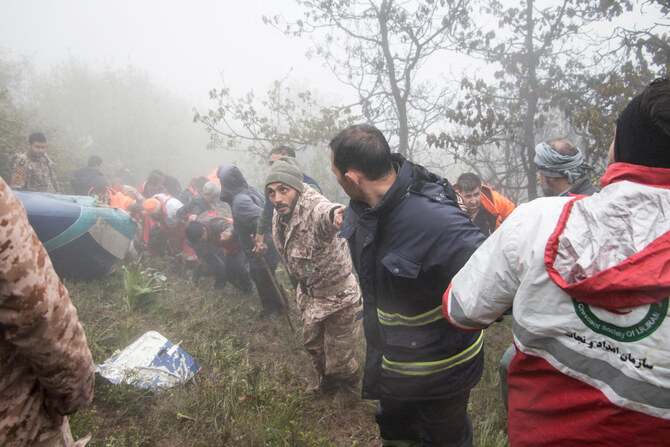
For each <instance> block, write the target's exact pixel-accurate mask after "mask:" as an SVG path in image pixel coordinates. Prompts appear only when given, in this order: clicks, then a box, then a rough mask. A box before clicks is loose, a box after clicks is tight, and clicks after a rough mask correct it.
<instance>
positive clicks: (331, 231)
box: [312, 197, 342, 240]
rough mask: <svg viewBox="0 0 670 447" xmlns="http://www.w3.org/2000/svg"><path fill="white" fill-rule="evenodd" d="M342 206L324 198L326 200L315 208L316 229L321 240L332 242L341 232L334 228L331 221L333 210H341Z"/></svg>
mask: <svg viewBox="0 0 670 447" xmlns="http://www.w3.org/2000/svg"><path fill="white" fill-rule="evenodd" d="M341 206H342V205H340V204H339V203H333V202H331V201H329V200H328V199H326V198H325V197H324V200H322V201H321V202H319V204H317V205H316V206H315V207H314V211H313V212H312V216H313V217H314V218H315V220H316V224H317V225H316V228H317V231H318V233H319V237H320V238H321V239H324V240H330V239H332V238H334V237H335V235H336V234H337V233H338V231H339V230H338V229H337V228H336V227H334V226H333V221H332V220H331V219H332V216H333V213H332V211H333V209H335V208H340V207H341Z"/></svg>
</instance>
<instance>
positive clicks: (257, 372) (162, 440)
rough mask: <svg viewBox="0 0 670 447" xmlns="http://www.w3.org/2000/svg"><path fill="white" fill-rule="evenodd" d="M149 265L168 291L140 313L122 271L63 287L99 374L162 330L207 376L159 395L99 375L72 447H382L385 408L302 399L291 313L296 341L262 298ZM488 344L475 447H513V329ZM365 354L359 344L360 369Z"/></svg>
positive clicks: (309, 378)
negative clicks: (504, 369)
mask: <svg viewBox="0 0 670 447" xmlns="http://www.w3.org/2000/svg"><path fill="white" fill-rule="evenodd" d="M146 267H153V268H156V269H158V270H160V271H161V272H163V273H164V274H165V276H167V277H168V280H167V283H166V284H167V286H166V288H165V290H163V291H161V292H159V293H157V294H154V295H153V296H151V295H150V296H149V298H146V297H144V301H140V302H138V303H136V305H135V307H134V309H132V310H129V308H128V305H127V300H126V297H125V294H126V289H125V288H124V283H123V273H122V270H120V269H119V271H117V272H115V273H113V274H112V275H110V276H108V277H107V278H105V279H104V280H101V281H95V282H66V285H67V287H68V289H69V290H70V294H71V296H72V300H73V302H74V303H75V305H76V306H77V309H78V312H79V318H80V320H81V322H82V324H83V325H84V327H85V329H86V334H87V337H88V343H89V346H90V349H91V352H92V354H93V359H94V360H95V362H96V364H100V363H102V362H103V361H104V360H105V359H107V358H109V357H110V356H111V355H112V354H113V353H114V352H115V351H117V350H120V349H123V348H125V347H126V346H128V345H129V344H130V343H132V342H133V341H134V340H136V339H137V338H138V337H139V336H140V335H142V334H143V333H144V332H146V331H148V330H155V331H158V332H160V333H161V334H163V335H164V336H165V337H167V338H168V339H169V340H171V341H172V342H174V343H175V344H176V343H180V347H181V348H182V349H184V350H185V351H187V352H188V353H190V354H191V355H192V356H193V357H194V358H195V359H196V360H197V361H198V362H199V363H200V364H201V365H202V369H201V370H200V371H199V372H198V374H196V376H195V377H194V379H193V380H192V381H190V382H188V383H186V384H184V385H181V386H176V387H174V388H171V389H169V390H163V391H159V392H157V393H154V392H151V391H146V390H141V389H137V388H135V387H132V386H126V385H113V384H111V383H108V382H107V381H106V380H105V379H103V378H101V377H97V378H96V384H95V398H94V400H93V403H92V405H91V406H90V408H89V409H87V410H86V411H80V412H79V413H77V414H75V415H73V416H71V417H70V423H71V426H72V432H73V435H74V437H75V439H77V438H78V437H81V436H84V435H86V434H87V433H92V434H93V438H92V441H91V442H90V443H89V445H90V446H93V447H99V446H105V447H121V446H124V447H125V446H129V447H130V446H133V447H139V446H248V447H256V446H323V447H326V446H328V447H330V446H378V445H381V441H380V440H379V436H378V430H377V425H376V423H375V421H374V410H375V405H376V402H374V401H364V400H361V399H360V398H359V397H358V396H352V395H350V394H336V395H334V396H309V395H306V394H304V390H305V389H306V388H307V387H308V386H309V385H311V384H313V383H314V380H315V376H314V374H313V371H312V366H311V363H310V361H309V358H308V356H307V354H306V353H305V352H304V350H303V349H302V346H301V342H300V331H299V329H298V327H299V321H300V320H299V314H298V311H297V309H296V307H295V304H294V303H291V311H290V312H291V318H292V321H293V324H294V326H296V332H295V333H292V332H291V330H290V329H289V327H288V324H287V323H286V321H285V319H284V318H282V317H274V318H272V319H259V318H258V316H257V315H258V312H259V310H260V303H259V301H258V298H257V297H256V296H255V295H254V296H249V295H243V294H240V293H239V292H238V291H237V290H236V289H234V288H232V287H231V286H230V285H228V286H226V288H225V289H224V290H223V291H220V290H215V289H214V288H213V287H212V284H211V283H210V282H208V281H206V280H201V281H200V282H199V283H198V285H197V286H194V285H193V284H192V283H190V282H189V281H188V280H187V279H186V273H185V272H184V271H182V270H181V269H180V268H178V267H176V265H175V264H173V262H172V261H171V260H167V259H148V260H144V261H143V268H146ZM278 271H279V272H280V273H282V272H283V271H282V270H281V268H280V269H279V270H278ZM279 276H280V278H281V277H282V275H281V274H280V275H279ZM282 279H284V278H282ZM282 282H283V283H284V284H285V286H288V288H290V285H289V284H288V281H284V280H282ZM361 332H362V331H361ZM485 340H486V346H485V350H486V366H485V371H484V375H483V377H482V380H481V382H480V384H479V385H478V386H477V387H476V388H475V389H474V390H473V392H472V395H471V399H470V406H471V409H470V415H471V417H472V419H473V425H474V430H475V445H477V446H482V447H484V446H486V447H495V446H506V445H508V443H507V439H506V434H505V411H504V408H503V406H502V402H501V400H500V397H499V394H500V393H499V391H498V387H499V383H498V361H499V359H500V356H501V355H502V353H503V352H504V350H505V349H506V347H507V346H508V344H509V343H511V334H510V330H509V321H506V322H504V323H502V324H501V323H497V324H495V325H494V326H493V327H492V328H491V329H489V330H488V332H487V334H486V336H485ZM364 347H365V340H364V337H363V335H361V336H360V339H359V359H360V362H361V364H362V363H363V359H364Z"/></svg>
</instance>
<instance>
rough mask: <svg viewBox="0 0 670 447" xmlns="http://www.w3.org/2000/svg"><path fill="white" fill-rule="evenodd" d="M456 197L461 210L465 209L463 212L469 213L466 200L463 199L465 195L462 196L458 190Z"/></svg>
mask: <svg viewBox="0 0 670 447" xmlns="http://www.w3.org/2000/svg"><path fill="white" fill-rule="evenodd" d="M456 199H457V201H458V206H459V207H461V210H463V212H464V213H465V214H467V213H468V207H467V206H465V202H464V201H463V197H462V196H461V194H460V193H459V192H458V191H457V192H456Z"/></svg>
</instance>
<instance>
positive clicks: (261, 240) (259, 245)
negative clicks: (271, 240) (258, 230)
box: [253, 234, 268, 256]
mask: <svg viewBox="0 0 670 447" xmlns="http://www.w3.org/2000/svg"><path fill="white" fill-rule="evenodd" d="M254 244H255V245H254V249H253V252H254V253H256V254H257V255H259V256H264V255H265V253H267V252H268V246H267V244H266V243H265V235H264V234H257V235H256V237H254Z"/></svg>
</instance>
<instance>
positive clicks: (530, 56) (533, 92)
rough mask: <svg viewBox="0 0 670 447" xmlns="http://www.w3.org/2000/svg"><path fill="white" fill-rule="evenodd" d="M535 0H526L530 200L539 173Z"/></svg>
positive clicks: (526, 132)
mask: <svg viewBox="0 0 670 447" xmlns="http://www.w3.org/2000/svg"><path fill="white" fill-rule="evenodd" d="M533 25H534V24H533V0H526V56H527V59H526V63H527V64H528V66H527V67H526V73H527V79H526V81H527V85H528V95H527V96H526V101H527V107H526V116H525V117H524V123H523V130H524V149H525V152H526V154H527V157H528V158H527V160H528V169H527V171H526V178H527V180H528V200H533V199H535V198H536V197H537V173H536V171H535V163H533V159H534V158H535V114H536V113H537V101H538V92H537V89H538V87H537V75H536V73H535V65H536V59H537V58H536V55H535V48H534V47H533Z"/></svg>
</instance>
